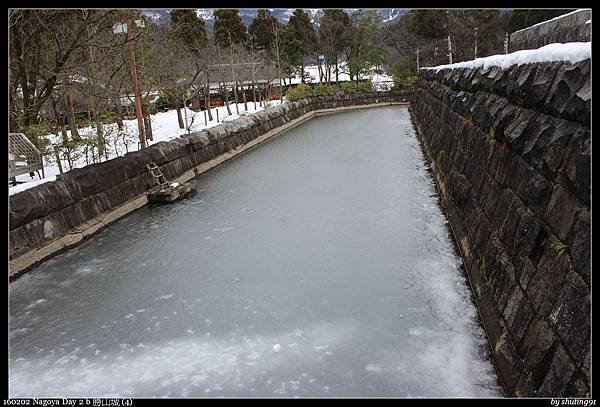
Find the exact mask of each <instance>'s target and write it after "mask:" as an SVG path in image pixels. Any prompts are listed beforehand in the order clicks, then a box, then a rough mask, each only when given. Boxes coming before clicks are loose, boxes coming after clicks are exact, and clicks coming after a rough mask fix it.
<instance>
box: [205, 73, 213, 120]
mask: <svg viewBox="0 0 600 407" xmlns="http://www.w3.org/2000/svg"><path fill="white" fill-rule="evenodd" d="M205 72H206V102H205V103H206V110H208V120H209V121H212V120H213V117H212V113H211V111H210V102H211V100H210V78H209V76H208V73H209V72H208V65H206V68H205Z"/></svg>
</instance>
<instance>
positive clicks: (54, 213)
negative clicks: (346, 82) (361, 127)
mask: <svg viewBox="0 0 600 407" xmlns="http://www.w3.org/2000/svg"><path fill="white" fill-rule="evenodd" d="M407 97H408V94H407V93H402V92H396V93H390V92H374V93H365V94H361V93H358V94H352V95H335V96H326V97H318V98H312V99H310V100H302V101H298V102H292V103H285V104H283V105H280V106H277V107H273V108H269V109H266V110H264V111H261V112H259V113H256V114H254V115H251V116H242V117H240V118H239V119H237V120H235V121H232V122H225V123H221V124H220V125H218V126H215V127H212V128H210V129H206V130H203V131H200V132H198V133H193V134H190V135H187V136H185V137H181V138H178V139H175V140H173V141H169V142H160V143H157V144H154V145H152V146H150V147H148V148H146V149H143V150H141V151H136V152H131V153H128V154H126V155H125V156H123V157H118V158H114V159H112V160H109V161H106V162H102V163H98V164H92V165H89V166H86V167H84V168H78V169H73V170H71V171H69V172H67V173H65V174H63V175H59V176H58V177H57V180H56V181H54V182H47V183H44V184H41V185H38V186H36V187H33V188H31V189H27V190H25V191H22V192H19V193H17V194H14V195H11V196H10V197H9V222H10V232H9V235H10V245H9V256H10V271H9V275H10V276H11V277H13V276H15V275H16V274H18V273H20V272H22V271H25V270H27V269H28V268H30V267H31V266H32V265H35V264H36V263H39V262H40V261H42V260H44V259H46V258H48V257H49V256H51V255H53V254H55V253H57V252H58V251H60V250H62V249H64V248H66V247H70V246H72V245H73V244H76V243H77V242H79V241H80V240H82V239H83V238H85V237H87V236H89V235H90V234H91V233H94V232H96V231H98V230H99V229H101V228H102V227H104V226H106V225H107V224H108V223H110V222H112V221H114V220H116V219H118V218H119V217H121V216H123V215H125V214H127V213H129V212H131V211H132V210H134V209H137V208H139V207H140V206H143V205H144V204H145V203H147V200H145V193H146V191H147V190H148V189H150V188H152V187H153V186H154V185H153V182H154V181H153V179H152V177H151V176H150V175H149V173H148V172H147V170H146V167H145V166H146V164H148V163H150V162H151V161H154V162H155V163H156V164H157V165H158V166H159V167H160V168H161V170H162V172H163V174H164V175H165V176H166V178H167V179H169V180H172V179H175V178H177V177H179V176H181V175H182V174H184V173H188V172H190V171H194V172H195V173H198V168H200V167H202V164H205V163H207V162H209V161H211V160H215V158H216V157H220V156H222V155H224V154H227V153H228V152H231V151H232V150H234V149H237V148H239V147H240V146H242V145H246V144H247V143H250V142H252V141H255V140H257V139H258V138H259V137H260V136H262V135H264V134H266V133H268V132H270V131H271V130H272V129H276V128H278V127H280V126H282V125H284V124H286V123H289V122H290V121H292V120H294V119H297V118H299V117H302V116H303V115H306V114H309V113H310V112H314V111H317V110H321V109H335V108H340V107H346V106H359V105H368V104H376V103H389V102H399V101H406V100H407ZM217 161H219V160H217ZM192 175H193V172H192Z"/></svg>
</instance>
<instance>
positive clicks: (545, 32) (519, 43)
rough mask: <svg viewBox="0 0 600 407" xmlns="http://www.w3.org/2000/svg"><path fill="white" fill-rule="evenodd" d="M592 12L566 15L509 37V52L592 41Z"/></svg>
mask: <svg viewBox="0 0 600 407" xmlns="http://www.w3.org/2000/svg"><path fill="white" fill-rule="evenodd" d="M591 18H592V10H590V9H583V10H578V11H576V12H573V13H567V14H565V15H564V16H561V17H559V18H556V19H552V20H549V21H546V22H543V23H540V24H536V25H534V26H532V27H528V28H524V29H522V30H519V31H515V32H514V33H512V34H511V35H510V42H509V45H508V48H509V51H510V52H514V51H518V50H522V49H536V48H539V47H542V46H544V45H548V44H553V43H557V42H561V43H564V42H580V41H581V42H587V41H591V40H592V24H591V23H587V24H586V22H587V21H588V20H591Z"/></svg>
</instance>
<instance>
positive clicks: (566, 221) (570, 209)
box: [544, 184, 583, 241]
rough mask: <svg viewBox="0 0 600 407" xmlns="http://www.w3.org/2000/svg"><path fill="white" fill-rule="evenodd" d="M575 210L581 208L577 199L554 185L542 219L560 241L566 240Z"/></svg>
mask: <svg viewBox="0 0 600 407" xmlns="http://www.w3.org/2000/svg"><path fill="white" fill-rule="evenodd" d="M576 208H583V205H582V203H580V201H579V200H578V199H577V197H576V196H575V195H574V194H573V193H571V192H570V191H569V190H568V189H566V188H565V187H564V186H563V185H561V184H555V185H554V188H553V190H552V195H551V197H550V201H549V202H548V207H547V208H546V213H545V214H544V219H545V221H546V222H547V223H548V225H549V226H550V227H551V228H552V231H553V232H554V233H555V234H556V235H557V236H558V238H559V239H560V240H562V241H566V240H567V236H568V234H569V231H570V230H571V227H572V226H573V223H574V222H575V218H576V216H577V211H576Z"/></svg>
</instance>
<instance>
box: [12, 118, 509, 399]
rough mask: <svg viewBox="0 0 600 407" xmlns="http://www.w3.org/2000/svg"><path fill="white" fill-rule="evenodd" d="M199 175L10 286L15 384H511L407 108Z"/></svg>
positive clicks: (241, 392)
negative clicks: (494, 351)
mask: <svg viewBox="0 0 600 407" xmlns="http://www.w3.org/2000/svg"><path fill="white" fill-rule="evenodd" d="M375 139H376V142H375ZM191 184H192V186H193V187H194V188H195V189H196V190H198V191H202V192H201V193H198V194H196V195H193V196H190V197H189V198H187V199H186V200H183V201H180V202H179V203H175V204H173V205H168V206H159V207H143V208H140V209H139V210H138V211H136V212H134V213H132V214H131V215H129V216H128V217H126V218H124V219H122V220H120V221H118V222H116V223H114V224H112V225H110V226H109V227H107V228H106V229H104V230H103V231H101V232H99V233H98V234H97V235H95V236H93V237H91V238H90V239H88V240H86V241H84V242H83V243H82V244H81V245H79V246H77V247H76V248H73V249H71V250H69V251H67V252H64V253H62V254H59V255H57V256H56V257H54V258H53V259H51V260H49V261H47V262H44V263H43V264H41V265H39V266H37V267H35V268H34V269H32V270H31V271H30V272H28V273H26V274H25V275H23V276H22V277H20V278H19V279H17V280H16V281H14V282H12V283H11V285H10V348H9V350H10V355H9V357H10V381H9V385H10V388H9V394H10V396H11V397H21V396H56V397H62V396H65V397H66V396H73V397H76V396H84V395H85V396H108V395H113V396H140V397H141V396H156V397H164V396H169V395H170V396H181V397H185V396H189V397H206V396H208V397H214V396H232V397H233V396H247V397H251V396H256V397H260V396H271V397H273V396H285V397H295V396H332V397H335V396H399V397H406V396H413V397H414V396H436V397H448V396H449V397H473V396H480V397H485V396H497V395H501V390H500V388H499V387H498V384H497V379H496V375H495V372H494V368H493V365H492V364H491V362H490V360H489V355H488V348H487V342H486V339H485V334H484V332H483V330H482V328H481V326H480V325H479V321H478V319H477V318H478V314H477V310H476V309H475V306H474V304H473V301H472V298H471V294H470V291H469V288H468V283H467V281H466V279H465V277H464V275H463V274H462V270H461V261H460V259H459V258H458V257H457V254H456V253H455V251H454V247H453V244H452V242H451V241H450V235H449V231H448V226H447V222H446V219H445V218H444V216H443V215H442V211H441V209H440V207H439V205H438V203H437V201H436V199H437V198H436V193H435V188H434V184H433V181H432V179H431V176H430V174H429V173H428V172H427V166H426V164H425V162H424V160H423V155H422V153H421V150H420V147H419V145H418V143H417V140H416V138H415V134H414V131H413V129H412V127H411V124H410V118H409V113H408V110H407V109H406V108H404V107H385V108H373V109H365V110H360V111H354V112H351V113H340V114H337V115H332V116H324V117H319V118H315V119H313V120H311V121H309V122H307V123H305V124H303V125H301V126H298V127H296V128H294V129H292V130H290V131H289V132H288V133H287V134H285V135H283V136H281V137H278V138H276V139H273V140H271V141H269V142H268V143H267V144H265V145H263V146H261V147H260V148H257V149H253V150H251V151H249V152H248V153H246V154H244V155H241V156H239V157H236V158H235V159H233V160H231V161H228V162H227V163H224V164H223V165H221V166H219V167H216V168H215V169H213V170H211V171H210V172H207V173H205V174H203V175H201V176H200V177H198V178H197V179H196V180H194V181H191ZM242 208H252V210H253V212H247V211H242V210H241V209H242ZM152 225H159V226H160V227H159V228H155V229H153V228H151V226H152ZM225 228H229V229H228V230H227V231H224V230H223V229H225ZM214 229H217V230H218V231H216V232H215V231H214ZM208 235H211V236H212V237H213V238H212V239H210V240H207V239H205V237H206V236H208ZM83 269H85V270H86V272H85V273H82V272H81V270H83ZM66 282H68V284H63V283H66ZM42 300H43V301H42ZM141 310H144V312H140V311H141ZM92 344H93V345H94V346H91V345H92ZM274 345H279V346H280V347H278V349H279V352H277V351H275V349H274Z"/></svg>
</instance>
